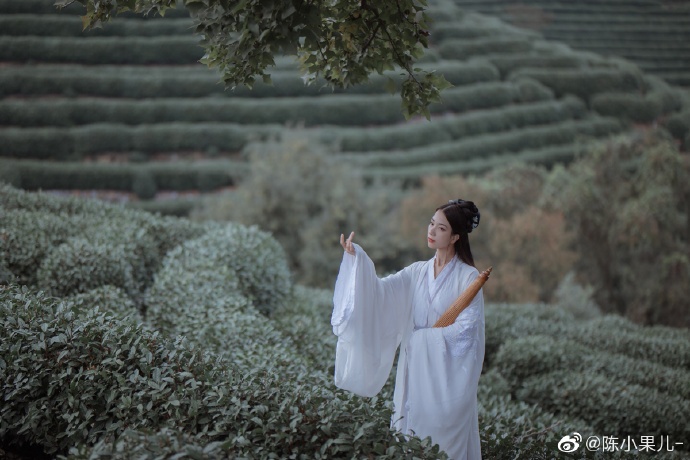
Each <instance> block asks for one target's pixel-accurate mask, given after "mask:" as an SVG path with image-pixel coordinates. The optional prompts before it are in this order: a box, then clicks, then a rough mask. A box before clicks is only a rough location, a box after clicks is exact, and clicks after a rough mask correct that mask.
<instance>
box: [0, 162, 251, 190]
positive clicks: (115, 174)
mask: <svg viewBox="0 0 690 460" xmlns="http://www.w3.org/2000/svg"><path fill="white" fill-rule="evenodd" d="M0 166H2V168H3V171H4V172H6V173H7V175H8V176H9V175H10V174H11V175H12V177H14V178H16V181H17V182H20V183H21V186H22V188H23V189H24V190H39V189H44V190H64V189H69V190H98V189H105V190H123V191H133V192H135V191H136V190H139V192H140V193H141V194H143V195H144V196H151V191H153V190H154V189H159V188H160V189H163V190H177V191H184V190H196V189H208V188H211V189H213V188H216V187H221V186H231V185H233V184H234V183H235V182H236V181H237V180H238V178H239V177H241V176H242V175H243V174H244V173H245V172H246V170H247V167H246V165H245V164H244V163H241V162H239V161H232V160H214V161H203V162H202V161H198V162H191V161H175V162H146V163H141V164H131V163H130V164H127V163H124V164H122V163H121V164H118V163H115V164H98V163H84V162H76V161H75V162H65V161H47V160H11V159H3V160H1V161H0ZM5 168H7V169H5ZM9 183H12V181H10V182H9ZM137 184H139V185H137ZM15 186H16V185H15ZM147 189H148V190H147ZM147 191H148V193H143V192H147Z"/></svg>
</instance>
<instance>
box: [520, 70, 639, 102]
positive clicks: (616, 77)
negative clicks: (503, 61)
mask: <svg viewBox="0 0 690 460" xmlns="http://www.w3.org/2000/svg"><path fill="white" fill-rule="evenodd" d="M522 77H529V78H532V79H534V80H537V81H538V82H540V83H541V84H543V85H545V86H546V87H548V88H550V89H552V90H553V91H554V93H555V94H556V96H557V97H559V98H560V97H563V96H564V95H566V94H572V95H575V96H577V97H580V98H582V99H583V100H589V99H590V98H591V97H593V96H594V95H596V94H598V93H603V92H607V91H619V92H636V91H640V90H642V89H644V83H643V81H642V76H641V74H640V72H639V71H632V70H619V69H567V70H562V69H520V70H516V71H515V72H513V73H512V74H511V75H510V77H509V79H510V80H513V79H518V78H522Z"/></svg>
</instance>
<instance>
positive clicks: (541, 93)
mask: <svg viewBox="0 0 690 460" xmlns="http://www.w3.org/2000/svg"><path fill="white" fill-rule="evenodd" d="M515 85H516V86H517V87H518V91H519V92H520V101H521V102H536V101H545V100H549V99H553V98H554V97H553V91H551V90H550V89H549V88H547V87H546V86H544V85H542V84H541V83H539V82H538V81H536V80H533V79H531V78H520V79H518V80H516V81H515Z"/></svg>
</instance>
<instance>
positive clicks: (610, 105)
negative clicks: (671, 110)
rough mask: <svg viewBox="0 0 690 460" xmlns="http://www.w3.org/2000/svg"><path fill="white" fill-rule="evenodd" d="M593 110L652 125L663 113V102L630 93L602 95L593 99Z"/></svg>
mask: <svg viewBox="0 0 690 460" xmlns="http://www.w3.org/2000/svg"><path fill="white" fill-rule="evenodd" d="M591 105H592V108H593V109H594V110H595V111H596V112H597V113H600V114H601V115H607V116H615V117H618V118H626V119H628V120H631V121H634V122H638V123H651V122H653V121H654V120H656V119H657V118H658V117H659V116H660V115H661V113H662V109H663V108H662V105H661V102H660V101H658V100H656V99H651V98H645V97H644V96H640V95H637V94H628V93H608V92H607V93H600V94H597V95H596V96H594V97H593V98H592V99H591Z"/></svg>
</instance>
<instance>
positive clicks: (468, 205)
mask: <svg viewBox="0 0 690 460" xmlns="http://www.w3.org/2000/svg"><path fill="white" fill-rule="evenodd" d="M448 203H451V204H454V205H457V206H458V207H459V208H460V209H462V212H463V214H465V216H466V217H467V233H472V230H474V229H475V228H477V226H479V218H480V217H481V214H480V213H479V209H478V208H477V206H476V205H475V204H474V202H473V201H467V200H463V199H458V200H450V201H449V202H448Z"/></svg>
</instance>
